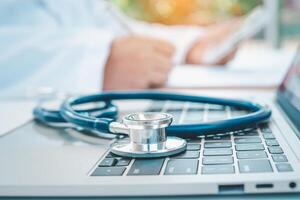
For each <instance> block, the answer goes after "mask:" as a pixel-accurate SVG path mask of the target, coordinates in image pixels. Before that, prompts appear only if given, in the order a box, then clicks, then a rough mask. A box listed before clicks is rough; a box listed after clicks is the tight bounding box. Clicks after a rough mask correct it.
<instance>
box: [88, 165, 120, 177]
mask: <svg viewBox="0 0 300 200" xmlns="http://www.w3.org/2000/svg"><path fill="white" fill-rule="evenodd" d="M125 169H126V168H125V167H97V168H96V169H95V171H94V172H93V173H92V174H91V176H122V174H123V173H124V171H125Z"/></svg>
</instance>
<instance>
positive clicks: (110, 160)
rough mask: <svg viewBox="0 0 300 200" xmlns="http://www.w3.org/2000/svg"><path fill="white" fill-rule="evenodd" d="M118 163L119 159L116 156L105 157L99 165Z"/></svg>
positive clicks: (106, 165)
mask: <svg viewBox="0 0 300 200" xmlns="http://www.w3.org/2000/svg"><path fill="white" fill-rule="evenodd" d="M116 163H117V159H115V158H104V159H103V160H102V161H101V162H100V164H99V167H111V166H114V165H115V164H116Z"/></svg>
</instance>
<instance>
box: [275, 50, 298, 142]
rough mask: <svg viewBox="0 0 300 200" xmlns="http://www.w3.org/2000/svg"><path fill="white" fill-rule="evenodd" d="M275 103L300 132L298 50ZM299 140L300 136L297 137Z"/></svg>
mask: <svg viewBox="0 0 300 200" xmlns="http://www.w3.org/2000/svg"><path fill="white" fill-rule="evenodd" d="M277 101H278V102H279V104H280V106H281V107H282V108H283V110H284V111H285V113H286V114H287V115H288V117H289V118H290V120H291V121H292V122H293V124H294V125H295V127H296V128H297V129H298V130H299V131H300V50H299V49H298V52H297V54H296V56H295V59H294V61H293V63H292V65H291V67H290V69H289V70H288V72H287V75H286V76H285V78H284V80H283V82H282V83H281V85H280V87H279V90H278V93H277ZM298 137H299V139H300V134H299V135H298Z"/></svg>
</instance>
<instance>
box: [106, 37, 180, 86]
mask: <svg viewBox="0 0 300 200" xmlns="http://www.w3.org/2000/svg"><path fill="white" fill-rule="evenodd" d="M174 50H175V48H174V46H172V45H171V44H170V43H168V42H166V41H162V40H159V39H154V38H147V37H142V36H136V35H135V36H128V37H124V38H119V39H116V40H114V41H113V43H112V46H111V50H110V55H109V58H108V61H107V63H106V66H105V72H104V83H103V89H104V90H126V89H146V88H153V87H160V86H163V85H164V84H165V82H166V80H167V78H168V73H169V71H170V70H171V66H172V63H171V59H172V55H173V53H174Z"/></svg>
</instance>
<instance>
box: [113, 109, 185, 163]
mask: <svg viewBox="0 0 300 200" xmlns="http://www.w3.org/2000/svg"><path fill="white" fill-rule="evenodd" d="M172 119H173V117H172V115H170V114H167V113H159V112H140V113H133V114H129V115H126V116H125V117H123V121H122V124H123V128H124V130H127V131H126V132H127V134H128V135H129V141H126V142H120V143H116V144H114V145H113V146H112V149H111V151H112V153H114V154H116V155H119V156H125V157H134V158H156V157H165V156H170V155H174V154H178V153H180V152H182V151H184V150H185V149H186V141H185V140H184V139H181V138H178V137H167V135H166V128H167V127H168V126H169V125H170V124H171V123H172ZM112 125H113V124H112ZM115 125H116V124H115ZM119 127H120V124H119ZM123 133H124V131H123Z"/></svg>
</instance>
